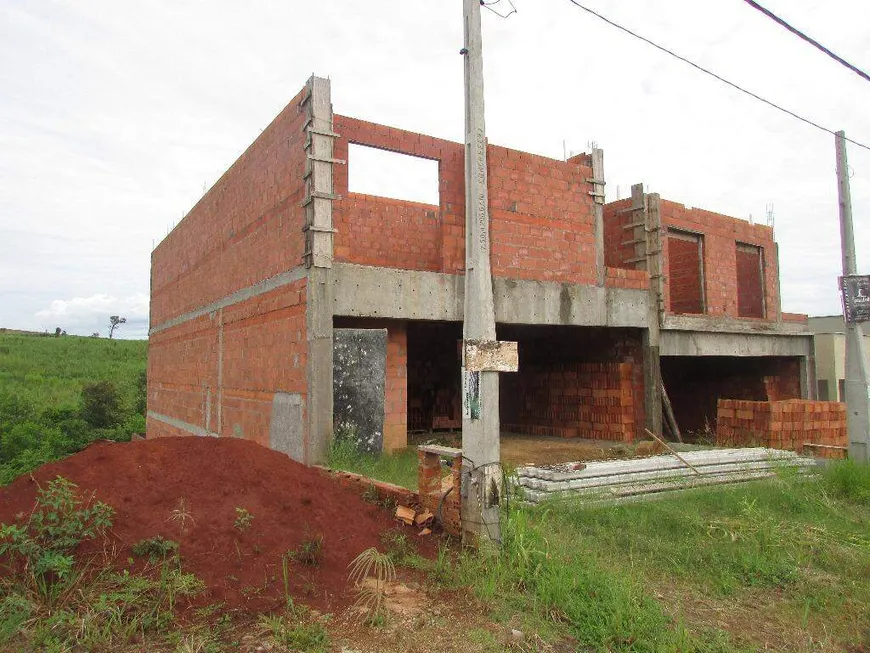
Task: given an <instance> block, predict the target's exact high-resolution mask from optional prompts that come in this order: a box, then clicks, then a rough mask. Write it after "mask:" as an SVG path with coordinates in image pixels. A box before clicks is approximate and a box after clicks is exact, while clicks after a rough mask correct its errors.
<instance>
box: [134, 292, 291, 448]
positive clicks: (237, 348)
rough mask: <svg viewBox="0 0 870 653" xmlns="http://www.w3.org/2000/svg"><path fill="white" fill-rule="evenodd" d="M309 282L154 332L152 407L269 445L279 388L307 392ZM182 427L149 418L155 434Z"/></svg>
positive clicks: (150, 432)
mask: <svg viewBox="0 0 870 653" xmlns="http://www.w3.org/2000/svg"><path fill="white" fill-rule="evenodd" d="M305 284H306V281H305V279H302V280H300V281H297V282H295V283H293V284H290V285H287V286H283V287H281V288H278V289H276V290H273V291H271V292H269V293H265V294H263V295H260V296H258V297H254V298H252V299H249V300H246V301H244V302H241V303H238V304H235V305H233V306H229V307H227V308H225V309H223V310H222V311H217V312H215V313H213V314H212V315H207V316H203V317H201V318H197V319H196V320H190V321H188V322H184V323H182V324H180V325H178V326H176V327H172V328H169V329H165V330H162V331H159V332H157V333H154V334H153V335H152V336H151V338H150V341H149V355H148V410H149V411H154V412H156V413H159V414H162V415H167V416H169V417H173V418H175V419H179V420H182V421H184V422H187V423H188V424H191V425H193V426H197V427H200V428H202V429H205V430H207V431H210V432H214V433H217V434H219V435H222V436H236V437H245V438H248V439H251V440H254V441H256V442H259V443H260V444H263V445H265V446H268V444H269V424H270V420H271V414H272V399H273V396H274V393H275V392H288V393H298V394H301V395H302V396H303V397H304V395H305V394H306V385H305V366H306V353H307V340H306V331H305ZM221 325H222V326H221ZM221 330H222V331H223V336H222V338H221V335H220V332H221ZM221 340H222V342H223V349H222V354H221V348H220V346H219V342H220V341H221ZM219 358H220V359H221V360H220V362H219ZM209 396H210V401H209ZM209 403H210V404H211V410H210V413H209V414H208V415H207V414H206V406H207V405H208V404H209ZM176 431H177V430H176V429H173V428H167V426H166V425H165V424H164V423H163V422H160V421H158V420H154V419H149V420H148V431H147V432H148V437H159V436H162V435H176V434H177V432H176Z"/></svg>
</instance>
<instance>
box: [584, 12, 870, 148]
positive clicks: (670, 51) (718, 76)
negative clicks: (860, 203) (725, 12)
mask: <svg viewBox="0 0 870 653" xmlns="http://www.w3.org/2000/svg"><path fill="white" fill-rule="evenodd" d="M568 2H570V3H571V4H573V5H574V6H576V7H578V8H579V9H582V10H583V11H585V12H586V13H589V14H592V15H593V16H595V17H596V18H598V19H600V20H603V21H604V22H605V23H607V24H608V25H610V26H612V27H615V28H616V29H618V30H621V31H623V32H625V33H626V34H629V35H630V36H633V37H634V38H636V39H640V40H641V41H643V42H644V43H647V44H648V45H651V46H653V47H654V48H656V49H657V50H661V51H662V52H664V53H666V54H669V55H671V56H672V57H674V58H676V59H679V60H680V61H682V62H683V63H687V64H689V65H690V66H692V68H695V69H697V70H700V71H701V72H702V73H704V74H706V75H709V76H710V77H713V78H714V79H717V80H719V81H720V82H722V83H723V84H727V85H728V86H730V87H731V88H733V89H736V90H738V91H740V92H741V93H745V94H746V95H748V96H749V97H752V98H755V99H756V100H759V101H760V102H764V104H766V105H768V106H771V107H773V108H774V109H777V110H779V111H782V112H783V113H786V114H788V115H790V116H791V117H792V118H797V119H798V120H800V121H801V122H804V123H806V124H808V125H811V126H812V127H815V128H816V129H820V130H822V131H823V132H827V133H829V134H831V135H833V136H836V135H837V132H835V131H834V130H833V129H828V128H827V127H825V126H823V125H820V124H819V123H817V122H814V121H812V120H810V119H809V118H804V117H803V116H801V115H798V114H797V113H795V112H794V111H790V110H789V109H786V108H785V107H781V106H780V105H778V104H776V103H775V102H771V101H770V100H767V99H765V98H763V97H761V96H760V95H758V94H757V93H753V92H752V91H748V90H746V89H745V88H743V87H742V86H739V85H737V84H735V83H734V82H731V81H728V80H727V79H725V78H724V77H721V76H720V75H717V74H716V73H714V72H712V71H710V70H708V69H706V68H704V67H703V66H700V65H698V64H696V63H695V62H693V61H690V60H689V59H686V58H685V57H683V56H680V55H679V54H677V53H676V52H674V51H673V50H669V49H668V48H666V47H664V46H663V45H659V44H658V43H655V42H654V41H651V40H649V39H648V38H646V37H644V36H641V35H640V34H638V33H637V32H633V31H632V30H630V29H628V28H627V27H623V26H622V25H620V24H619V23H615V22H613V21H612V20H610V19H609V18H607V17H606V16H602V15H601V14H599V13H598V12H597V11H594V10H592V9H590V8H589V7H586V6H585V5H582V4H580V3H579V2H578V1H577V0H568ZM846 140H847V141H848V142H850V143H852V145H857V146H858V147H860V148H863V149H865V150H868V151H870V145H865V144H864V143H861V142H859V141H856V140H853V139H851V138H849V137H846Z"/></svg>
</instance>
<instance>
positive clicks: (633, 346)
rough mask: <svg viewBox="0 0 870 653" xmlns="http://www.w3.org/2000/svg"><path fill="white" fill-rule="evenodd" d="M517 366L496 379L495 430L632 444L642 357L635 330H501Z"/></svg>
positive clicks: (639, 411) (638, 417)
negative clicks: (497, 424) (515, 348)
mask: <svg viewBox="0 0 870 653" xmlns="http://www.w3.org/2000/svg"><path fill="white" fill-rule="evenodd" d="M498 336H499V339H500V340H515V341H517V343H518V349H519V358H520V366H519V371H518V372H516V373H513V374H502V375H501V384H500V398H499V399H500V414H501V422H502V430H503V431H508V432H512V433H520V434H526V435H537V436H558V437H563V438H586V439H596V440H611V441H616V442H632V441H633V440H634V439H635V437H637V435H638V429H641V430H642V428H643V423H644V406H643V396H644V390H643V386H644V381H643V350H642V345H641V333H640V331H639V330H637V329H603V328H583V327H564V326H525V325H523V326H517V325H501V326H500V327H499V329H498Z"/></svg>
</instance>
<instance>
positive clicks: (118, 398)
mask: <svg viewBox="0 0 870 653" xmlns="http://www.w3.org/2000/svg"><path fill="white" fill-rule="evenodd" d="M147 347H148V343H147V342H145V341H136V340H108V339H105V338H82V337H77V336H61V337H53V336H40V335H33V334H13V333H0V485H4V484H6V483H9V482H11V481H12V480H13V479H14V478H16V477H17V476H19V475H21V474H24V473H27V472H29V471H30V470H32V469H34V468H36V467H38V466H39V465H42V464H43V463H46V462H49V461H52V460H57V459H59V458H63V457H64V456H67V455H69V454H71V453H75V452H76V451H79V450H80V449H82V448H83V447H85V446H87V445H88V444H89V443H90V442H92V441H94V440H99V439H110V440H128V439H129V438H130V434H131V433H141V432H143V431H144V430H145V383H144V381H145V379H144V374H145V364H146V356H147Z"/></svg>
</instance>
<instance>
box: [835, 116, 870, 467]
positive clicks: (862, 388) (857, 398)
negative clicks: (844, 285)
mask: <svg viewBox="0 0 870 653" xmlns="http://www.w3.org/2000/svg"><path fill="white" fill-rule="evenodd" d="M835 143H836V147H837V191H838V195H839V199H840V246H841V248H842V250H843V276H844V277H846V276H850V275H856V274H857V273H858V268H857V263H856V260H855V235H854V232H853V230H852V195H851V191H850V190H849V164H848V162H847V160H846V134H845V132H843V131H838V132H837V133H836V136H835ZM843 317H844V319H846V311H845V306H844V311H843ZM846 412H847V415H848V423H849V457H850V458H852V459H854V460H859V461H866V460H867V458H868V453H870V386H868V374H867V352H866V350H865V346H864V335H863V333H862V329H861V325H860V323H858V322H851V321H850V320H848V319H846Z"/></svg>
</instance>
